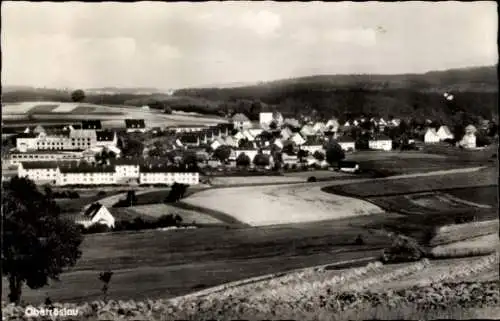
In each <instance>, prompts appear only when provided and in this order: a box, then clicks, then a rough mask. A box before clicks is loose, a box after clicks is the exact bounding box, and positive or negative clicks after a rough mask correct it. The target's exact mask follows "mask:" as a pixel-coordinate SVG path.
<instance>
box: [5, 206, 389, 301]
mask: <svg viewBox="0 0 500 321" xmlns="http://www.w3.org/2000/svg"><path fill="white" fill-rule="evenodd" d="M385 218H386V215H380V216H376V217H357V218H353V219H349V220H336V221H327V222H321V223H307V224H294V225H287V226H280V227H262V228H242V229H225V228H218V227H214V228H202V229H197V230H179V231H143V232H135V233H134V232H120V233H105V234H94V235H87V236H86V238H85V241H84V243H83V246H82V251H83V256H82V258H81V259H80V261H79V262H78V264H77V266H76V267H75V268H73V269H72V270H71V271H68V272H66V273H64V274H63V275H62V276H61V282H56V283H54V284H52V285H51V286H49V287H47V288H42V289H40V290H30V289H28V288H24V289H23V297H24V298H25V300H26V301H27V302H41V301H43V299H44V298H45V297H46V293H48V295H49V296H50V297H51V299H52V300H53V301H63V302H68V301H69V302H77V301H83V300H85V301H87V300H94V299H98V298H99V297H100V287H101V285H100V282H99V280H98V279H97V276H98V274H99V272H102V271H104V270H106V269H108V268H109V269H111V270H112V271H113V272H114V273H115V274H114V275H113V280H112V282H111V285H110V293H109V295H110V298H112V299H126V300H128V299H146V298H160V297H162V298H169V297H175V296H178V295H183V294H187V293H189V292H192V291H196V290H199V289H203V288H206V287H210V286H215V285H218V284H222V283H225V282H230V281H235V280H238V279H244V278H248V277H255V276H259V275H263V274H268V273H275V272H284V271H288V270H292V269H296V268H304V267H308V266H313V265H320V264H330V263H332V262H338V261H344V260H352V259H359V258H367V257H373V256H377V255H378V254H379V253H380V250H381V249H382V248H383V247H386V246H387V245H388V244H390V240H389V239H388V238H387V237H385V236H377V235H374V234H370V233H368V232H367V231H366V230H364V229H363V228H359V227H351V226H350V224H351V223H352V222H353V221H354V222H359V223H360V225H361V223H363V222H365V223H366V221H374V220H383V219H385ZM360 234H361V235H363V238H364V239H365V241H366V244H367V245H355V244H354V240H355V239H356V237H357V236H358V235H360ZM2 286H3V291H2V298H5V295H6V289H7V288H6V287H7V282H3V283H2Z"/></svg>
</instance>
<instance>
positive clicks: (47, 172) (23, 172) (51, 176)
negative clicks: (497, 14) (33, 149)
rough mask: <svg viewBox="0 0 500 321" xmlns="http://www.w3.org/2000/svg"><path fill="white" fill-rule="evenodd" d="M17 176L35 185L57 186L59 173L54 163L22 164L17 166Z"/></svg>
mask: <svg viewBox="0 0 500 321" xmlns="http://www.w3.org/2000/svg"><path fill="white" fill-rule="evenodd" d="M17 175H18V176H19V177H25V178H28V179H30V180H32V181H34V182H35V183H36V184H57V181H58V178H59V176H60V171H59V167H58V164H57V163H56V162H26V163H24V162H23V163H20V164H19V165H18V168H17Z"/></svg>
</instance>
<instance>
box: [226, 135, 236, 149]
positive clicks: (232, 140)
mask: <svg viewBox="0 0 500 321" xmlns="http://www.w3.org/2000/svg"><path fill="white" fill-rule="evenodd" d="M224 145H227V146H231V147H238V140H236V139H235V138H233V137H232V136H227V137H226V138H225V139H224Z"/></svg>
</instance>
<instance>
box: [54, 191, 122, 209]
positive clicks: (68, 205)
mask: <svg viewBox="0 0 500 321" xmlns="http://www.w3.org/2000/svg"><path fill="white" fill-rule="evenodd" d="M79 193H80V194H81V195H80V198H74V199H64V198H60V199H56V203H57V204H58V205H59V207H60V208H61V210H62V212H80V211H82V210H83V208H84V207H85V206H87V205H89V204H92V203H94V202H97V201H99V200H100V199H102V198H105V197H109V196H113V195H117V194H119V193H118V192H117V191H116V192H107V193H106V195H104V196H98V195H97V193H98V192H97V191H95V192H94V193H92V194H90V195H89V194H87V195H84V194H83V193H81V192H79Z"/></svg>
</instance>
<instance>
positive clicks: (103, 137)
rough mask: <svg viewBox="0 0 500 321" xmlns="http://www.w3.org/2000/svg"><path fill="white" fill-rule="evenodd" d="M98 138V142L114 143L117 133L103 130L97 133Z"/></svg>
mask: <svg viewBox="0 0 500 321" xmlns="http://www.w3.org/2000/svg"><path fill="white" fill-rule="evenodd" d="M96 136H97V141H98V142H109V141H113V139H114V138H115V133H114V132H110V131H105V130H102V131H97V132H96Z"/></svg>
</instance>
